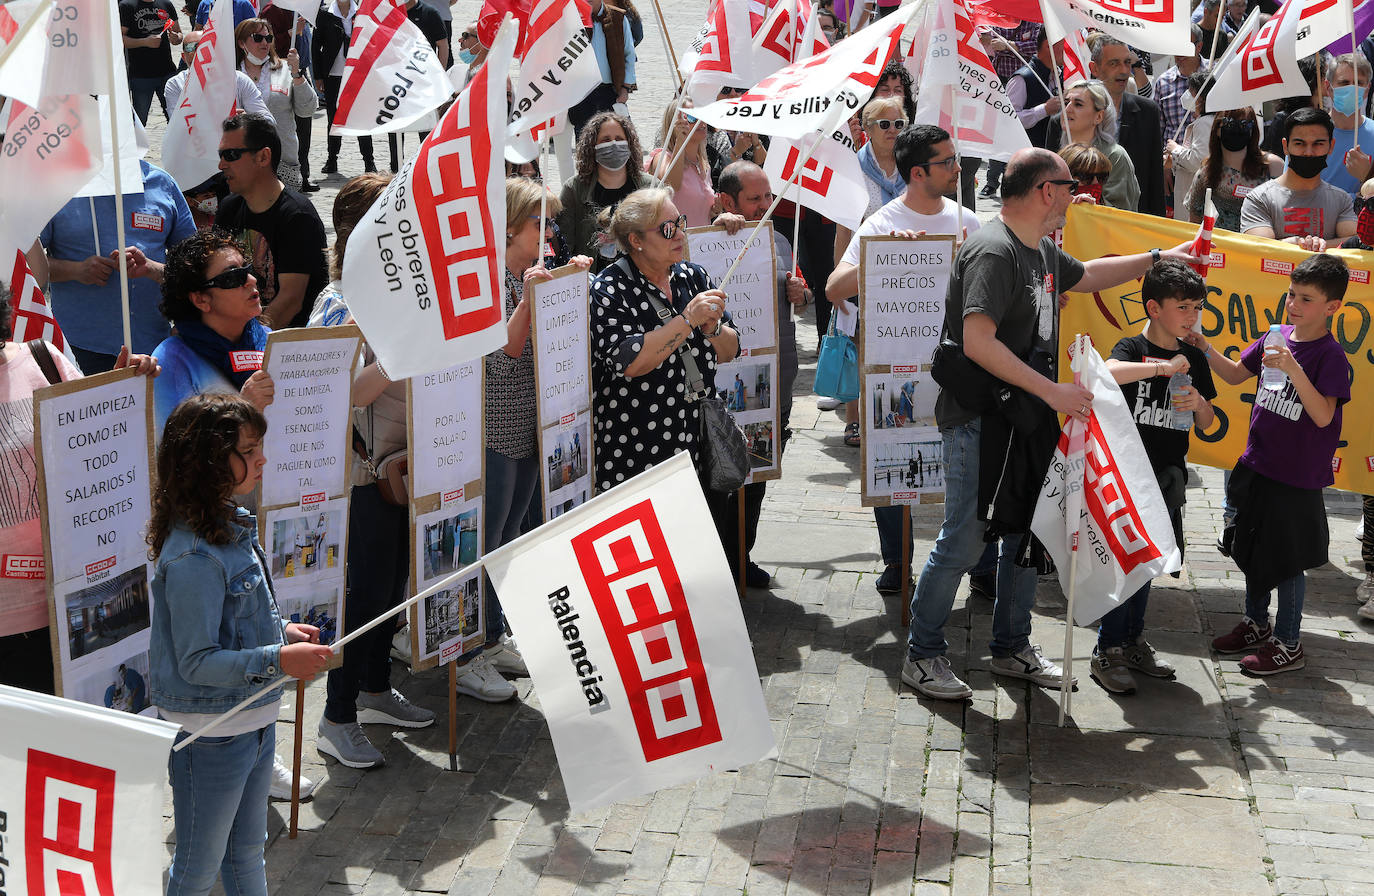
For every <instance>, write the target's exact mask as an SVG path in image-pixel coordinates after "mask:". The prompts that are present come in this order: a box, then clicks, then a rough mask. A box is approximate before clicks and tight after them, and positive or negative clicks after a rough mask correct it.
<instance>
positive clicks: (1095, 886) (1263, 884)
mask: <svg viewBox="0 0 1374 896" xmlns="http://www.w3.org/2000/svg"><path fill="white" fill-rule="evenodd" d="M1031 874H1032V881H1033V886H1034V888H1035V890H1036V892H1045V893H1079V892H1098V893H1112V892H1116V893H1206V894H1208V896H1214V894H1215V896H1255V894H1256V893H1269V892H1272V888H1271V885H1270V883H1269V881H1268V879H1267V878H1266V877H1265V876H1264V875H1263V874H1262V873H1258V872H1249V873H1245V872H1238V871H1234V870H1230V871H1219V870H1217V869H1213V868H1196V867H1190V866H1182V865H1172V864H1171V865H1161V864H1151V863H1145V862H1119V861H1108V860H1102V859H1092V858H1085V857H1081V856H1075V857H1072V858H1066V859H1058V860H1055V861H1052V862H1044V863H1040V862H1036V863H1035V864H1034V865H1033V866H1032V868H1031Z"/></svg>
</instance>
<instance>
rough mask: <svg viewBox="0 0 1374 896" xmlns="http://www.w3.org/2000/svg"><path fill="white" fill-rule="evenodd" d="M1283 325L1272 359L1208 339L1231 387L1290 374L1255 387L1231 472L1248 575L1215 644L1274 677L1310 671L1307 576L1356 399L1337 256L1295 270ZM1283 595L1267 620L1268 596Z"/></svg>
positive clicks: (1238, 557)
mask: <svg viewBox="0 0 1374 896" xmlns="http://www.w3.org/2000/svg"><path fill="white" fill-rule="evenodd" d="M1291 281H1292V282H1291V283H1290V284H1289V286H1288V297H1287V302H1286V304H1285V308H1286V311H1287V315H1288V320H1289V325H1288V326H1285V327H1283V330H1282V332H1283V336H1284V339H1285V340H1286V343H1287V344H1286V345H1285V346H1284V347H1282V348H1279V349H1278V350H1277V351H1275V352H1272V353H1268V354H1266V353H1265V351H1264V340H1263V338H1260V339H1258V340H1256V341H1255V342H1254V343H1253V344H1252V345H1251V346H1250V347H1249V348H1247V349H1246V350H1245V351H1244V352H1243V353H1242V354H1241V356H1240V361H1239V362H1236V361H1232V360H1231V359H1230V358H1227V357H1224V356H1223V355H1222V354H1221V353H1220V352H1214V351H1212V347H1211V346H1210V345H1207V344H1206V342H1205V341H1203V340H1202V338H1201V337H1200V336H1198V337H1196V338H1195V339H1194V340H1192V341H1193V342H1194V344H1195V345H1197V346H1198V347H1199V348H1201V349H1203V351H1204V352H1205V354H1206V355H1207V360H1208V362H1209V363H1210V364H1211V367H1212V369H1213V370H1214V371H1215V372H1216V373H1217V375H1218V376H1220V377H1221V378H1222V379H1224V380H1225V381H1226V382H1228V383H1230V384H1232V385H1239V384H1241V383H1242V382H1244V381H1245V380H1247V379H1250V378H1252V377H1254V376H1256V375H1257V374H1258V373H1259V371H1260V366H1261V364H1263V365H1264V366H1265V367H1277V368H1278V369H1279V370H1282V371H1283V372H1284V373H1285V374H1287V376H1288V380H1287V382H1285V383H1284V385H1283V387H1282V388H1281V389H1278V390H1269V389H1265V388H1263V387H1260V388H1257V389H1256V390H1255V391H1256V395H1255V405H1254V409H1253V411H1252V412H1251V414H1250V434H1249V436H1248V438H1247V439H1246V442H1245V452H1244V453H1243V454H1242V455H1241V456H1240V461H1239V462H1238V463H1237V464H1236V468H1235V470H1234V471H1233V472H1232V474H1231V484H1230V487H1229V489H1228V492H1227V495H1228V497H1229V499H1230V503H1231V504H1232V506H1234V507H1235V508H1236V518H1235V522H1234V523H1233V524H1232V525H1231V527H1229V528H1228V530H1227V533H1226V536H1225V538H1228V539H1230V541H1231V557H1232V559H1234V560H1235V561H1236V565H1237V566H1238V567H1240V570H1241V572H1243V573H1244V574H1245V616H1244V618H1242V619H1241V621H1240V623H1239V624H1238V625H1237V626H1236V627H1235V628H1234V629H1233V630H1232V631H1231V632H1230V633H1229V634H1225V635H1222V636H1221V637H1219V638H1216V639H1214V640H1213V641H1212V649H1213V650H1215V651H1217V652H1218V653H1229V654H1233V653H1243V654H1246V656H1245V658H1244V659H1242V660H1241V661H1240V664H1241V667H1242V668H1243V669H1244V670H1245V671H1247V672H1250V673H1251V674H1254V675H1273V674H1275V673H1277V672H1287V671H1290V670H1292V669H1301V668H1302V667H1303V666H1304V665H1306V662H1307V661H1306V660H1305V659H1304V658H1303V653H1302V644H1301V642H1300V637H1301V628H1302V603H1303V595H1304V592H1305V589H1306V577H1305V576H1304V574H1303V570H1307V569H1312V568H1314V567H1317V566H1321V565H1322V564H1324V563H1325V562H1326V547H1327V529H1326V507H1325V505H1324V504H1323V503H1322V488H1324V487H1325V486H1328V485H1330V484H1331V483H1332V482H1333V481H1334V479H1333V476H1332V472H1331V459H1332V457H1334V456H1335V453H1336V447H1337V445H1338V444H1339V442H1340V438H1341V405H1343V404H1345V402H1347V401H1349V400H1350V375H1351V371H1350V362H1349V361H1347V360H1346V357H1345V350H1344V349H1342V348H1341V346H1340V344H1339V343H1337V342H1336V340H1335V339H1334V338H1333V337H1332V336H1331V332H1330V323H1331V316H1332V315H1334V314H1335V313H1336V312H1337V311H1338V310H1339V309H1340V307H1341V300H1342V299H1344V298H1345V289H1346V286H1347V285H1348V284H1349V282H1350V269H1349V268H1347V267H1346V265H1345V262H1344V261H1342V260H1341V259H1339V258H1337V257H1336V256H1334V255H1325V254H1321V253H1318V254H1315V255H1312V256H1309V257H1308V258H1307V259H1305V260H1304V261H1303V262H1302V263H1301V264H1299V265H1298V266H1297V267H1296V268H1294V269H1293V273H1292V276H1291ZM1275 588H1277V589H1278V592H1279V603H1278V612H1277V614H1276V616H1275V619H1274V620H1273V622H1272V623H1271V622H1270V619H1269V593H1270V591H1271V590H1273V589H1275Z"/></svg>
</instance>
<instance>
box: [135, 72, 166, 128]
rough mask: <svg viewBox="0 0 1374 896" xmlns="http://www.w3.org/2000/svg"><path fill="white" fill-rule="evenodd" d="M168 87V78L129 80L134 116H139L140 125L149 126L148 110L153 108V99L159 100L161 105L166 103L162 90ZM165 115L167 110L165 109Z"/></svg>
mask: <svg viewBox="0 0 1374 896" xmlns="http://www.w3.org/2000/svg"><path fill="white" fill-rule="evenodd" d="M166 86H167V78H166V77H162V78H130V79H129V101H130V103H131V105H133V107H134V114H135V115H137V116H138V120H139V122H140V123H142V124H144V125H147V124H148V110H149V109H151V108H153V97H157V98H158V102H159V103H163V102H165V100H163V99H162V88H164V87H166ZM162 111H163V113H164V114H165V113H166V111H167V109H166V107H165V106H164V107H163V110H162Z"/></svg>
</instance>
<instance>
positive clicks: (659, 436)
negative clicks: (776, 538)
mask: <svg viewBox="0 0 1374 896" xmlns="http://www.w3.org/2000/svg"><path fill="white" fill-rule="evenodd" d="M684 226H686V222H685V220H684V219H683V217H682V216H681V215H680V214H679V213H678V210H677V207H676V206H675V205H674V204H673V200H672V193H671V192H670V191H669V190H665V189H645V190H637V191H635V192H634V193H631V194H630V195H629V196H627V197H625V198H624V199H623V200H621V202H620V205H618V206H617V207H616V210H615V214H614V216H613V217H612V218H611V220H610V222H609V226H608V227H607V229H608V231H609V233H610V234H611V236H612V238H613V239H614V240H615V242H616V245H617V247H618V248H619V249H620V251H621V252H622V253H624V255H623V257H622V258H621V259H620V260H619V261H618V262H617V263H615V264H613V265H610V266H609V267H607V268H606V269H605V270H604V271H602V272H601V274H600V275H599V276H598V277H597V278H596V280H595V281H593V283H592V299H591V302H592V321H591V338H592V386H593V389H594V391H595V395H594V397H593V399H592V408H593V419H594V420H595V425H596V482H597V489H598V490H599V491H604V490H605V489H608V488H612V487H614V486H616V485H619V484H620V483H621V482H624V481H625V480H626V479H629V478H630V477H632V476H634V475H635V474H636V473H640V472H643V471H644V470H647V469H648V468H649V467H652V466H654V465H655V464H657V463H659V462H660V461H664V460H667V459H668V458H670V457H672V456H673V455H674V454H676V453H677V452H678V451H681V450H682V449H684V448H686V449H687V450H688V451H690V452H691V454H692V460H693V462H694V463H697V468H698V470H700V463H699V461H700V458H699V456H698V451H697V444H698V442H699V440H700V434H701V417H700V413H699V411H698V407H697V404H696V396H694V395H692V394H689V393H690V389H689V387H688V385H687V372H686V368H685V367H684V365H683V361H682V358H680V357H679V356H678V349H679V347H681V346H682V345H684V344H685V345H686V346H687V349H688V351H690V353H691V356H692V360H693V361H694V362H695V363H696V367H697V370H698V371H700V374H701V378H702V381H703V383H704V387H705V389H706V390H709V391H710V392H711V393H712V394H713V393H714V391H715V376H716V363H717V362H718V361H719V362H722V363H723V362H726V361H731V360H733V359H734V358H735V356H736V355H737V354H739V334H738V333H737V332H735V330H734V328H733V327H732V326H731V324H732V321H731V320H730V316H729V314H728V313H727V312H726V310H725V293H723V292H721V291H720V290H719V289H716V288H715V287H714V285H713V284H712V283H711V282H710V279H709V278H708V277H707V275H706V271H705V269H704V268H702V267H701V266H700V265H695V264H691V263H690V262H684V261H683V260H682V256H683V253H684V251H685V250H686V247H687V235H686V234H685V233H684V232H683V227H684ZM650 296H653V297H655V298H657V299H658V304H659V305H660V306H666V307H664V312H665V313H666V315H667V316H666V317H661V316H660V313H659V312H658V311H657V310H656V308H655V303H654V302H652V301H650ZM712 498H713V495H712V494H711V493H709V492H708V494H707V502H708V503H712V510H713V512H714V511H715V506H714V503H713V502H712Z"/></svg>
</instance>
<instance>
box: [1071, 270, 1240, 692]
mask: <svg viewBox="0 0 1374 896" xmlns="http://www.w3.org/2000/svg"><path fill="white" fill-rule="evenodd" d="M1206 292H1207V290H1206V286H1205V285H1204V284H1203V282H1202V278H1201V277H1199V276H1198V275H1197V273H1196V272H1195V271H1193V269H1192V268H1190V267H1188V266H1187V265H1186V264H1183V263H1182V262H1178V261H1170V260H1165V261H1158V262H1155V265H1154V267H1152V268H1150V270H1149V273H1147V274H1146V275H1145V280H1144V282H1143V283H1142V284H1141V288H1140V296H1141V300H1142V301H1143V302H1144V304H1145V314H1146V316H1147V317H1148V318H1149V319H1148V320H1147V321H1146V323H1145V329H1144V331H1143V332H1141V334H1140V335H1139V336H1127V337H1126V338H1125V339H1122V340H1121V341H1120V342H1118V343H1117V344H1116V347H1115V348H1113V349H1112V355H1111V358H1110V359H1109V360H1108V361H1107V368H1108V369H1109V370H1111V372H1112V377H1113V378H1114V379H1115V380H1116V381H1117V382H1118V383H1119V384H1120V385H1121V392H1122V394H1123V395H1125V397H1126V403H1127V405H1128V406H1129V407H1130V409H1131V416H1133V417H1134V418H1135V425H1136V429H1138V430H1139V432H1140V441H1141V442H1142V443H1144V445H1145V454H1146V456H1147V457H1149V459H1150V466H1151V467H1153V468H1154V471H1155V477H1156V478H1157V479H1158V480H1159V484H1160V491H1161V492H1162V493H1163V495H1164V503H1165V505H1166V506H1168V508H1169V517H1170V519H1171V520H1172V521H1173V525H1174V534H1175V536H1176V537H1177V538H1178V542H1179V546H1180V548H1181V547H1182V545H1183V532H1182V529H1183V514H1182V509H1183V500H1184V486H1185V485H1186V484H1187V482H1188V471H1187V469H1186V467H1185V466H1184V458H1185V457H1186V456H1187V454H1188V430H1187V429H1175V428H1174V425H1173V424H1174V411H1190V412H1191V413H1192V415H1193V423H1194V424H1195V425H1196V426H1198V427H1201V428H1204V429H1205V428H1206V427H1208V426H1210V425H1211V423H1212V419H1213V416H1214V414H1213V411H1212V399H1213V398H1215V397H1216V394H1217V391H1216V389H1215V387H1213V385H1212V373H1211V369H1210V368H1209V367H1208V365H1207V358H1206V356H1204V355H1203V353H1202V352H1201V351H1200V350H1198V349H1196V348H1194V347H1193V346H1191V345H1189V344H1187V343H1186V342H1184V341H1183V337H1184V336H1185V335H1187V334H1188V333H1189V331H1191V330H1192V328H1193V325H1194V324H1196V323H1197V318H1198V314H1199V312H1200V311H1201V310H1202V300H1203V297H1204V296H1205V295H1206ZM1179 372H1183V373H1187V374H1189V375H1190V376H1191V377H1192V379H1193V382H1192V385H1190V386H1188V387H1186V389H1180V390H1178V393H1179V394H1178V395H1177V396H1171V395H1170V392H1169V379H1170V377H1172V376H1173V375H1174V374H1175V373H1179ZM1149 598H1150V583H1149V582H1146V583H1145V584H1144V585H1143V586H1141V589H1140V590H1139V591H1137V592H1136V593H1135V594H1133V595H1131V596H1130V597H1129V598H1127V599H1126V600H1125V601H1123V602H1122V603H1120V604H1119V605H1117V606H1116V607H1115V608H1114V609H1113V610H1112V611H1111V612H1109V613H1108V614H1107V615H1106V616H1103V617H1102V622H1101V625H1100V627H1099V628H1098V631H1097V647H1096V648H1094V650H1093V658H1092V677H1093V679H1094V680H1095V681H1096V682H1097V683H1098V684H1100V685H1102V687H1104V688H1105V689H1107V690H1108V691H1110V692H1111V693H1113V694H1134V693H1135V679H1134V678H1133V677H1132V676H1131V670H1132V669H1134V670H1136V671H1137V672H1142V673H1144V674H1145V675H1149V676H1151V677H1154V678H1172V677H1173V676H1174V668H1173V666H1171V665H1169V664H1168V663H1167V662H1165V661H1164V660H1162V659H1160V658H1159V657H1158V656H1156V655H1155V651H1154V648H1153V647H1151V646H1150V645H1149V643H1148V642H1147V641H1146V640H1145V638H1144V628H1145V606H1146V603H1147V602H1148V601H1149Z"/></svg>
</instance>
